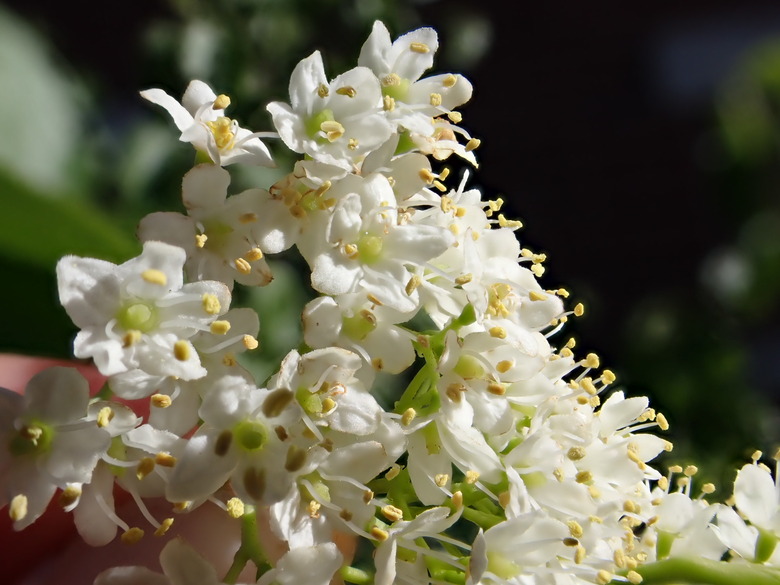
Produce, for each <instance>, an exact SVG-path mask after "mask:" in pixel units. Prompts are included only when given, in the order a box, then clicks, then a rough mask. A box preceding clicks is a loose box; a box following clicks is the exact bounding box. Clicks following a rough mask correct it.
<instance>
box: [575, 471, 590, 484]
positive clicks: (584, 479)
mask: <svg viewBox="0 0 780 585" xmlns="http://www.w3.org/2000/svg"><path fill="white" fill-rule="evenodd" d="M574 480H575V481H576V482H577V483H588V482H591V481H593V474H592V473H591V472H590V471H580V472H578V473H577V475H575V476H574Z"/></svg>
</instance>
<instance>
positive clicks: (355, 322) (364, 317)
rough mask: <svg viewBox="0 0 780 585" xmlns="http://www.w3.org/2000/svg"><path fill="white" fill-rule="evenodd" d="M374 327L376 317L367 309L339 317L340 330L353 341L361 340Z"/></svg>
mask: <svg viewBox="0 0 780 585" xmlns="http://www.w3.org/2000/svg"><path fill="white" fill-rule="evenodd" d="M374 329H376V317H374V314H373V313H372V312H371V311H369V310H368V309H363V310H362V311H360V312H358V313H357V315H353V316H352V317H343V318H342V319H341V332H342V333H343V334H344V335H346V336H347V337H349V338H350V339H351V340H353V341H363V340H364V339H365V338H366V336H367V335H368V334H369V333H371V332H372V331H373V330H374Z"/></svg>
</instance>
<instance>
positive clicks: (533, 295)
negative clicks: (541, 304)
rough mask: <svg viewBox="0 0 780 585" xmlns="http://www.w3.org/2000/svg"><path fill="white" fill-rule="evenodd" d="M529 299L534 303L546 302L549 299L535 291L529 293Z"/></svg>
mask: <svg viewBox="0 0 780 585" xmlns="http://www.w3.org/2000/svg"><path fill="white" fill-rule="evenodd" d="M528 298H529V299H531V300H532V301H546V300H547V297H546V296H545V295H543V294H542V293H539V292H536V291H535V290H532V291H531V292H529V293H528Z"/></svg>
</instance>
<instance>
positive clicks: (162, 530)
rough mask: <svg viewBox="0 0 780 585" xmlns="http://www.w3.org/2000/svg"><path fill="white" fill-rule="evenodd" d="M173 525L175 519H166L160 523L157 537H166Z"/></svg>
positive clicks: (155, 532)
mask: <svg viewBox="0 0 780 585" xmlns="http://www.w3.org/2000/svg"><path fill="white" fill-rule="evenodd" d="M172 525H173V518H166V519H165V520H163V521H162V522H160V525H159V526H158V527H157V530H155V531H154V535H155V536H165V534H166V533H167V532H168V530H169V529H170V528H171V526H172Z"/></svg>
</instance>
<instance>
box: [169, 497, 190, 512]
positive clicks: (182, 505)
mask: <svg viewBox="0 0 780 585" xmlns="http://www.w3.org/2000/svg"><path fill="white" fill-rule="evenodd" d="M191 507H192V502H191V501H189V500H185V501H183V502H174V504H173V511H174V512H176V513H177V514H181V513H182V512H186V511H187V510H189V509H190V508H191Z"/></svg>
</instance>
